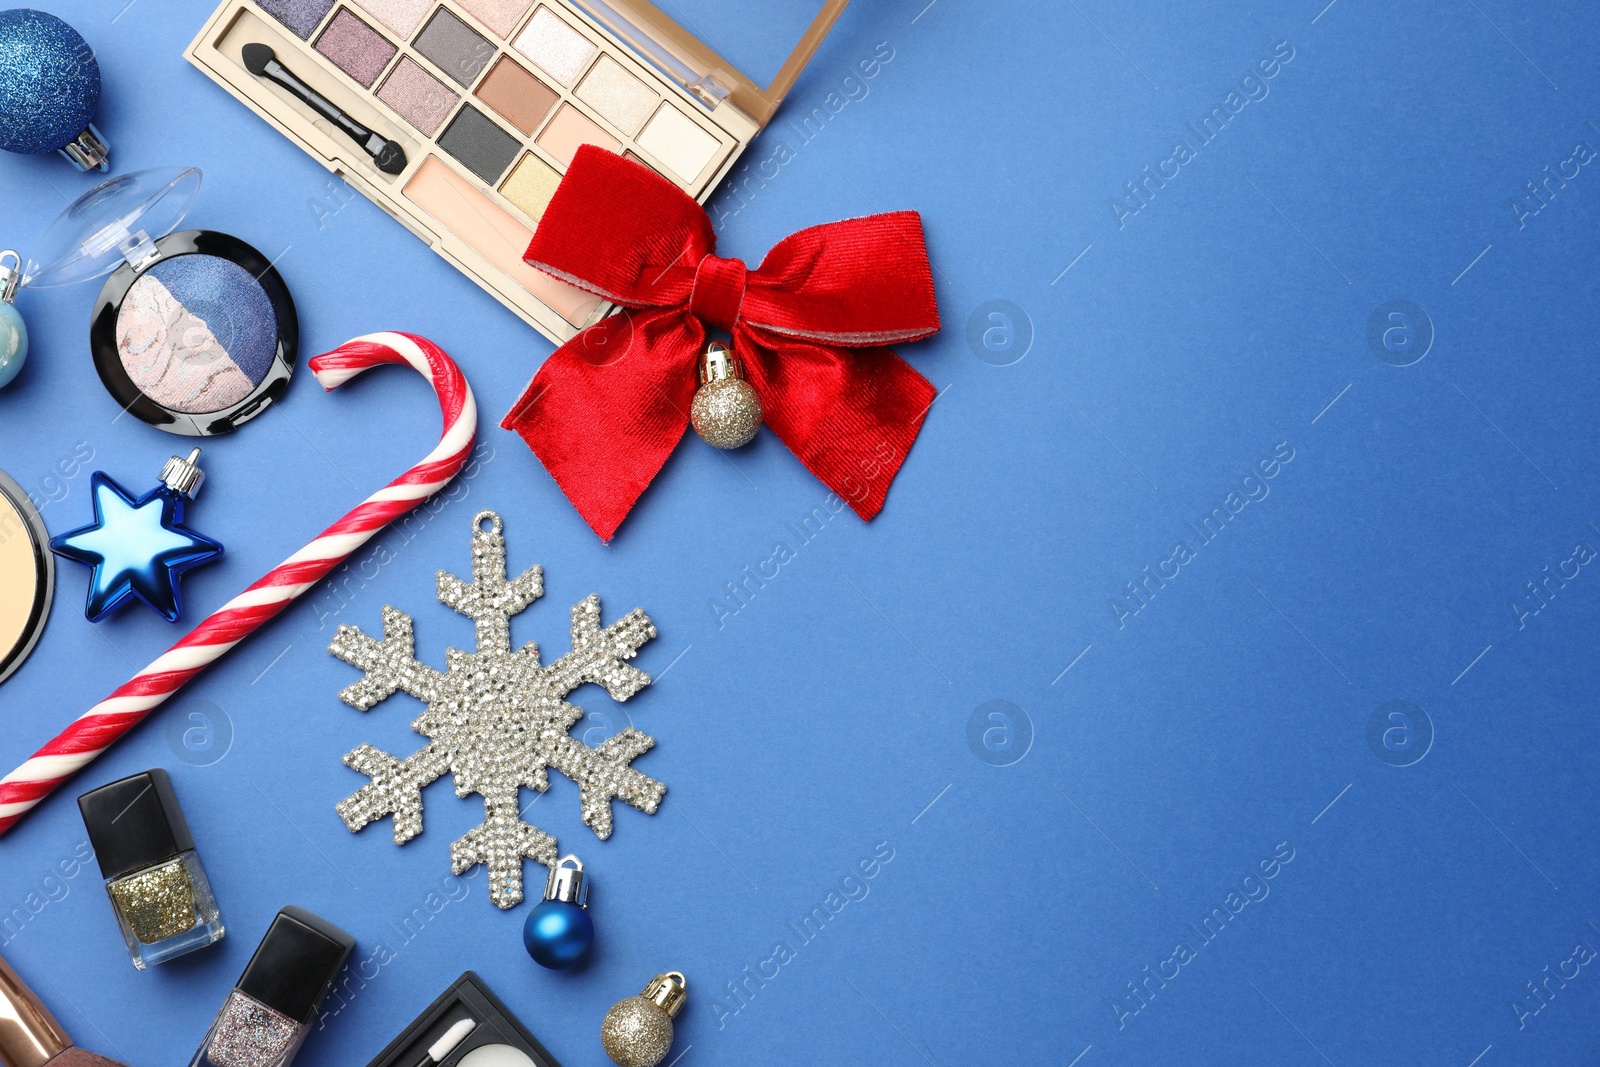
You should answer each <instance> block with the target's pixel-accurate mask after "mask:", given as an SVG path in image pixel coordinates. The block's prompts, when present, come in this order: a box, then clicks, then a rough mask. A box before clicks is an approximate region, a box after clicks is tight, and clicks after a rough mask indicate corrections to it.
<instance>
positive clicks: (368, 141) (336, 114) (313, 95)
mask: <svg viewBox="0 0 1600 1067" xmlns="http://www.w3.org/2000/svg"><path fill="white" fill-rule="evenodd" d="M239 54H240V57H241V58H242V59H243V60H244V69H245V70H248V71H249V72H250V73H251V74H254V75H255V76H256V77H258V78H266V79H267V80H268V81H270V82H273V83H274V84H276V85H278V86H280V87H282V88H283V90H284V91H285V92H287V93H288V94H289V95H291V96H294V97H296V98H298V99H299V100H300V101H301V102H302V103H303V104H305V105H306V106H307V107H309V108H310V109H311V110H312V111H315V112H316V113H317V114H319V115H321V116H322V117H323V118H325V119H327V120H328V121H329V122H331V123H333V124H334V125H335V126H337V127H339V129H341V130H343V131H344V132H345V134H346V135H347V136H348V137H349V138H350V139H351V140H352V141H354V142H355V143H356V144H358V145H360V146H361V150H362V151H363V152H365V153H366V154H367V155H369V156H371V157H372V161H373V162H374V163H375V164H377V166H378V169H379V170H381V171H383V173H385V174H399V173H400V172H401V171H403V170H405V169H406V153H405V149H403V148H401V147H400V145H399V144H398V143H396V142H394V141H391V140H389V138H387V137H385V136H383V135H382V134H380V133H376V132H374V131H372V130H369V129H367V128H366V127H365V126H363V125H361V123H359V122H357V121H356V120H355V119H353V118H351V117H350V116H349V115H346V114H345V113H344V112H343V111H341V110H339V107H338V105H337V104H334V103H332V102H331V101H329V100H328V99H326V98H325V97H323V96H322V95H321V94H319V93H318V92H317V91H316V90H315V89H313V88H311V86H309V85H307V84H306V83H305V82H303V81H301V80H300V79H299V78H297V77H295V75H294V72H293V71H291V70H289V68H287V67H285V66H284V65H283V64H282V63H279V62H278V57H277V55H276V54H275V53H274V52H273V51H272V48H271V46H269V45H264V44H247V45H245V46H244V47H243V48H242V49H240V51H239Z"/></svg>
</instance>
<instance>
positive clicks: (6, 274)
mask: <svg viewBox="0 0 1600 1067" xmlns="http://www.w3.org/2000/svg"><path fill="white" fill-rule="evenodd" d="M7 259H9V260H10V261H11V263H10V265H9V266H7V264H6V260H7ZM21 284H22V257H21V256H20V255H18V254H17V250H16V249H14V248H7V249H3V250H0V304H9V303H12V302H13V301H14V300H16V298H17V287H18V286H20V285H21Z"/></svg>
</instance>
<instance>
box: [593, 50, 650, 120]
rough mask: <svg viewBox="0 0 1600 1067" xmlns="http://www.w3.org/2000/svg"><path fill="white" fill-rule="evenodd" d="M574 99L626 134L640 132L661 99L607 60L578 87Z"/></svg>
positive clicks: (614, 62)
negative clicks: (576, 98) (576, 96)
mask: <svg viewBox="0 0 1600 1067" xmlns="http://www.w3.org/2000/svg"><path fill="white" fill-rule="evenodd" d="M577 95H578V99H579V100H582V101H583V102H584V103H586V104H588V105H589V106H590V107H592V108H594V109H595V110H596V111H598V112H599V113H600V115H601V117H602V118H604V119H605V120H606V121H607V122H609V123H611V125H613V126H615V127H616V128H617V129H619V130H621V131H622V132H623V133H626V134H634V133H637V132H639V127H640V126H643V125H644V120H645V119H647V118H649V117H650V112H651V110H653V109H654V108H655V106H656V103H657V102H658V101H659V100H660V99H661V97H659V96H657V95H656V93H655V92H654V91H652V90H651V89H649V88H648V87H646V85H645V84H644V82H642V81H640V80H639V79H638V78H635V77H634V76H633V75H632V74H629V73H628V72H627V70H626V69H624V68H623V66H622V64H621V63H618V62H617V61H616V60H614V59H612V58H611V57H610V56H601V57H600V61H599V62H598V63H596V64H595V65H594V69H593V70H591V71H590V72H589V76H588V77H587V78H585V79H583V84H582V85H580V86H578V94H577Z"/></svg>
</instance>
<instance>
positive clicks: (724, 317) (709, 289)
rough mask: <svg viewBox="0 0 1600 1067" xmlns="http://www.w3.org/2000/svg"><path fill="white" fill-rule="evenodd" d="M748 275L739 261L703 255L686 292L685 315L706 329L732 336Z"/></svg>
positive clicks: (747, 285) (748, 278)
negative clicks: (692, 317) (690, 287)
mask: <svg viewBox="0 0 1600 1067" xmlns="http://www.w3.org/2000/svg"><path fill="white" fill-rule="evenodd" d="M749 284H750V271H749V269H748V268H747V267H746V266H745V265H744V260H742V259H723V258H722V257H721V256H714V255H711V254H710V253H707V254H706V255H705V256H703V257H701V259H700V266H699V268H698V269H696V270H695V272H694V288H693V289H691V290H690V291H689V314H691V315H693V316H694V317H695V318H697V319H699V320H700V321H701V322H703V323H705V324H706V325H708V326H715V327H716V328H717V329H719V330H722V331H724V332H726V333H732V332H733V325H734V323H736V322H738V321H739V309H740V308H741V307H743V305H744V294H745V290H746V289H747V288H748V287H749Z"/></svg>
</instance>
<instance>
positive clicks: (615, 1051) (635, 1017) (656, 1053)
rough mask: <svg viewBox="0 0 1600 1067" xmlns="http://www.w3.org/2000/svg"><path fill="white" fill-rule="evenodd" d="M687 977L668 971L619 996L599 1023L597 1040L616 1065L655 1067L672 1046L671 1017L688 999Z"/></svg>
mask: <svg viewBox="0 0 1600 1067" xmlns="http://www.w3.org/2000/svg"><path fill="white" fill-rule="evenodd" d="M688 995H689V994H688V989H687V979H685V978H684V976H683V975H682V974H680V973H679V972H677V971H668V972H667V973H666V974H658V975H656V976H655V977H654V978H652V979H650V984H649V985H647V986H645V987H644V992H643V993H641V994H640V995H639V996H636V997H629V998H628V999H626V1000H620V1001H618V1002H617V1003H616V1004H613V1005H612V1006H611V1010H610V1011H608V1012H606V1017H605V1021H604V1022H602V1023H601V1024H600V1044H601V1045H603V1046H605V1050H606V1055H607V1056H610V1057H611V1062H613V1063H615V1064H616V1065H617V1067H656V1064H658V1063H660V1062H661V1061H662V1060H664V1059H666V1058H667V1053H668V1052H669V1051H671V1049H672V1020H673V1019H674V1018H675V1017H676V1016H677V1014H678V1012H680V1011H682V1010H683V1004H684V1001H685V1000H687V999H688Z"/></svg>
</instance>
